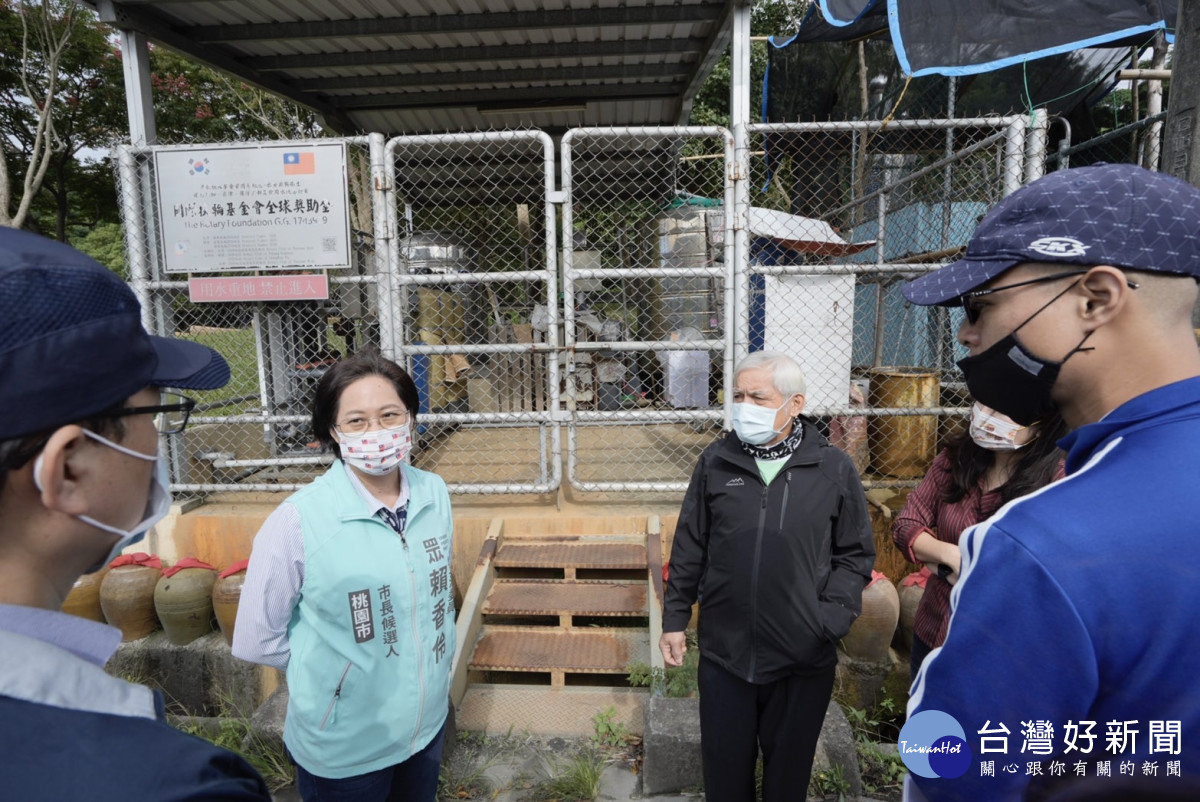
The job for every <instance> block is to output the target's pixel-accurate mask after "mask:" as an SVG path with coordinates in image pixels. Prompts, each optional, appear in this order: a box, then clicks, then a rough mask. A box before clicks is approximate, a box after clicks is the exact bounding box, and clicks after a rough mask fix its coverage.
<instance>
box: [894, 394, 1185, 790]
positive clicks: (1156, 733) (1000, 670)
mask: <svg viewBox="0 0 1200 802" xmlns="http://www.w3.org/2000/svg"><path fill="white" fill-rule="evenodd" d="M1061 445H1062V447H1063V448H1064V449H1065V450H1066V451H1067V477H1066V478H1065V479H1062V480H1060V481H1058V482H1056V483H1054V484H1052V485H1049V486H1048V487H1045V488H1043V489H1042V490H1040V491H1037V492H1035V493H1033V494H1031V495H1028V496H1025V497H1022V498H1019V499H1016V500H1014V501H1012V502H1010V503H1009V504H1007V505H1005V506H1004V507H1003V508H1001V509H1000V510H999V511H998V512H997V513H996V514H995V515H994V516H992V518H991V519H989V520H987V521H985V522H983V523H981V524H979V525H977V526H975V527H973V528H972V529H970V530H968V531H967V532H966V533H965V534H964V536H963V539H962V541H961V542H960V548H961V549H962V570H961V573H960V577H961V578H960V579H959V581H958V583H957V584H956V585H955V587H954V590H953V592H952V593H951V597H950V603H951V618H950V629H949V633H948V635H947V638H946V643H945V645H944V646H943V647H942V648H941V649H935V650H934V651H933V652H932V653H931V654H930V656H929V658H928V659H927V660H926V661H925V663H924V665H923V667H922V669H921V671H920V672H919V673H918V675H917V678H916V680H915V682H914V683H913V689H912V694H911V697H910V700H909V708H908V713H909V716H910V718H911V717H912V716H913V715H915V714H916V713H919V712H922V711H928V710H939V711H943V712H945V713H949V714H950V715H951V716H953V717H954V718H955V719H956V720H957V721H958V723H959V724H961V725H962V728H963V730H964V731H965V735H966V743H967V745H968V746H969V747H970V750H971V753H972V760H971V763H970V766H969V767H968V768H967V771H966V773H965V774H963V775H962V776H961V777H959V778H957V779H943V778H925V777H919V776H916V775H915V774H910V775H909V783H908V784H907V785H908V790H909V794H908V796H909V798H913V799H920V798H922V797H924V798H928V799H931V800H941V799H948V800H953V799H963V800H968V799H969V800H981V799H987V800H1003V799H1016V798H1019V797H1020V796H1021V795H1022V794H1025V793H1027V792H1033V793H1034V794H1035V795H1036V793H1037V792H1038V791H1046V790H1049V788H1051V787H1054V786H1056V785H1057V784H1059V783H1065V782H1074V781H1077V780H1078V778H1079V776H1080V775H1079V772H1081V771H1082V772H1083V775H1082V776H1085V777H1087V778H1088V780H1089V781H1091V782H1093V783H1095V785H1096V787H1097V788H1098V789H1103V788H1104V785H1103V783H1104V774H1103V771H1104V761H1108V769H1109V771H1110V772H1111V779H1113V780H1114V781H1118V778H1121V770H1122V768H1126V769H1129V768H1130V767H1129V763H1130V762H1132V764H1133V765H1132V771H1133V772H1134V773H1135V776H1136V777H1138V778H1139V779H1140V781H1144V782H1145V783H1147V784H1149V785H1150V787H1156V786H1157V787H1162V788H1163V789H1164V790H1165V789H1170V788H1173V787H1179V785H1182V783H1183V782H1186V781H1188V778H1191V779H1192V780H1194V779H1195V778H1196V777H1197V776H1200V693H1198V692H1197V686H1198V684H1200V640H1198V639H1197V634H1196V631H1195V623H1194V622H1195V617H1196V613H1197V611H1200V378H1194V379H1187V380H1185V381H1181V382H1176V383H1174V384H1170V385H1167V386H1165V387H1160V388H1158V389H1156V390H1153V391H1151V392H1148V393H1145V394H1144V395H1141V396H1138V397H1137V398H1134V399H1133V400H1131V401H1129V402H1127V403H1125V404H1123V405H1122V406H1120V407H1118V408H1117V409H1116V410H1114V411H1113V412H1111V413H1110V414H1109V415H1108V416H1106V417H1105V418H1104V419H1103V420H1102V421H1099V422H1097V423H1094V424H1090V425H1087V426H1084V427H1081V428H1080V429H1077V430H1076V431H1074V432H1072V433H1071V434H1070V435H1068V436H1067V437H1066V438H1065V439H1064V440H1063V441H1062V443H1061ZM1088 722H1094V724H1091V725H1090V726H1089V724H1088ZM981 730H982V731H983V732H981ZM1004 730H1008V733H1007V734H1006V733H1005V732H1004ZM1088 735H1092V736H1094V739H1089V738H1088V737H1087V736H1088ZM1089 746H1090V751H1084V750H1086V749H1088V748H1089ZM903 748H904V745H903V744H902V745H901V749H903ZM1001 749H1004V751H1001ZM1080 762H1082V763H1083V765H1082V766H1080V765H1078V764H1079V763H1080ZM1032 764H1038V765H1036V766H1034V765H1032ZM1039 772H1040V773H1039ZM1098 775H1099V776H1098ZM1177 775H1182V776H1181V777H1180V776H1177ZM1127 777H1128V775H1126V778H1127ZM1173 781H1174V782H1175V783H1177V784H1179V785H1177V786H1172V782H1173ZM914 785H915V786H916V787H913V786H914Z"/></svg>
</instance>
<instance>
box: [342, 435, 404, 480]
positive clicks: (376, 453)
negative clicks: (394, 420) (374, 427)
mask: <svg viewBox="0 0 1200 802" xmlns="http://www.w3.org/2000/svg"><path fill="white" fill-rule="evenodd" d="M411 425H412V424H411V423H406V424H404V425H403V426H401V427H400V428H399V429H380V430H379V431H377V432H364V433H362V434H341V433H340V432H339V433H338V437H339V438H341V439H340V440H339V441H338V450H339V451H341V452H342V460H343V461H344V462H345V463H346V464H347V465H352V466H354V467H355V468H358V469H359V470H360V471H362V472H363V473H368V474H370V475H371V476H386V475H387V474H389V473H392V472H393V471H395V470H396V469H397V468H399V467H400V463H401V462H404V459H405V457H407V456H408V452H409V451H410V450H412V432H411V431H410V427H411Z"/></svg>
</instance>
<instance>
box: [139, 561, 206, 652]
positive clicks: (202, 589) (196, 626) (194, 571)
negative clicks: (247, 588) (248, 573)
mask: <svg viewBox="0 0 1200 802" xmlns="http://www.w3.org/2000/svg"><path fill="white" fill-rule="evenodd" d="M216 581H217V569H216V568H214V567H212V566H211V565H209V564H208V563H206V562H201V561H200V560H197V559H196V558H195V557H185V558H184V559H182V560H180V561H179V562H178V563H176V564H175V565H172V566H171V567H170V568H167V569H166V570H164V571H163V572H162V577H161V578H159V580H158V583H157V585H156V586H155V588H154V609H155V610H156V611H157V612H158V620H159V621H161V622H162V625H163V630H164V631H165V632H166V633H167V640H169V641H171V643H173V644H175V645H176V646H187V645H188V644H189V643H191V642H192V641H194V640H195V639H196V638H199V637H201V636H203V635H207V634H208V633H209V632H212V628H213V604H212V592H213V584H214V583H215V582H216Z"/></svg>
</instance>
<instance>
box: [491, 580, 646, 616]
mask: <svg viewBox="0 0 1200 802" xmlns="http://www.w3.org/2000/svg"><path fill="white" fill-rule="evenodd" d="M483 612H484V613H487V614H493V615H496V614H502V615H559V614H564V613H573V614H576V615H595V616H603V615H636V614H643V615H644V614H645V613H646V612H647V610H646V583H645V582H642V583H637V582H607V581H603V580H595V581H578V580H557V579H521V580H517V579H498V580H496V582H495V583H494V584H493V585H492V592H491V593H490V594H489V595H488V598H487V602H486V603H485V604H484V607H483Z"/></svg>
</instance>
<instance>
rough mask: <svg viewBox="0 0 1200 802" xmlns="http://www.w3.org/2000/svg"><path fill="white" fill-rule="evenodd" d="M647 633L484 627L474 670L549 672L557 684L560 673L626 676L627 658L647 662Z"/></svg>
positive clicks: (477, 646) (634, 629) (643, 631)
mask: <svg viewBox="0 0 1200 802" xmlns="http://www.w3.org/2000/svg"><path fill="white" fill-rule="evenodd" d="M649 643H650V637H649V631H648V630H646V629H644V628H630V629H618V630H605V629H586V630H562V629H548V628H546V627H491V626H485V627H484V629H483V634H482V635H481V636H480V638H479V641H478V642H477V643H476V644H475V653H474V654H473V655H472V656H471V662H470V664H469V667H470V668H471V670H473V671H536V672H550V673H551V674H552V675H554V676H555V678H556V679H555V683H554V684H556V685H559V684H561V681H560V678H561V675H562V674H565V673H574V674H625V673H627V672H628V670H629V669H628V666H629V664H630V663H631V662H639V663H648V662H649V660H650V648H649Z"/></svg>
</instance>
